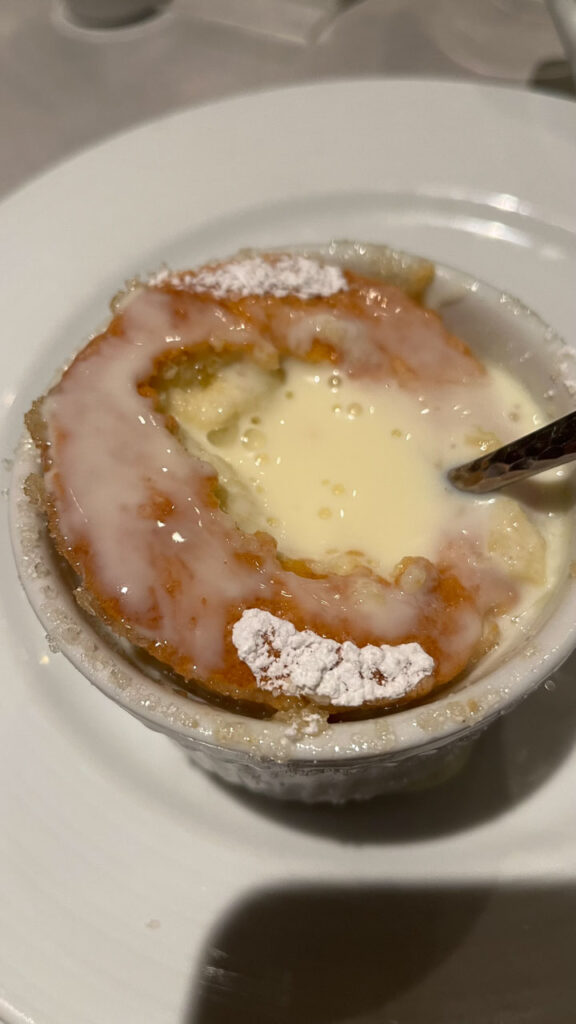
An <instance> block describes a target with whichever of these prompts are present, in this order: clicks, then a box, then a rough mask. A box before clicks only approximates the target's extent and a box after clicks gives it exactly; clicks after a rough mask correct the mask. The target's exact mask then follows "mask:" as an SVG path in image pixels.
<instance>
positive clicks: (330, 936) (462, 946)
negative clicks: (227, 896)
mask: <svg viewBox="0 0 576 1024" xmlns="http://www.w3.org/2000/svg"><path fill="white" fill-rule="evenodd" d="M575 948H576V888H574V887H549V886H548V887H542V888H526V887H514V888H491V887H488V886H487V887H482V886H475V887H470V888H449V887H441V886H438V887H434V888H428V887H422V886H414V887H412V886H411V887H407V888H402V887H366V888H365V887H359V888H354V887H336V886H315V885H310V886H305V885H302V886H290V887H286V888H282V889H278V890H263V891H259V892H256V893H254V894H251V895H250V896H249V897H247V898H246V899H245V900H244V901H242V902H241V903H239V904H238V905H237V906H236V907H235V908H234V909H233V910H232V911H231V912H230V913H229V914H227V915H226V916H225V917H224V918H223V919H222V920H221V921H220V922H219V923H218V924H217V925H216V927H215V928H214V930H213V932H212V934H211V935H210V937H209V941H208V943H207V946H206V949H205V951H204V956H203V959H202V962H201V965H200V969H199V972H198V973H197V974H196V977H195V978H194V982H193V987H192V992H191V996H190V998H189V1002H188V1006H187V1008H186V1011H185V1014H184V1016H183V1017H182V1021H181V1024H229V1022H230V1021H234V1022H235V1024H340V1022H341V1024H344V1022H346V1024H528V1022H530V1024H552V1022H553V1024H571V1022H573V1021H574V1019H575V1016H574V1014H575V1010H574V1007H575V1005H576V971H574V964H573V960H574V955H573V950H574V949H575Z"/></svg>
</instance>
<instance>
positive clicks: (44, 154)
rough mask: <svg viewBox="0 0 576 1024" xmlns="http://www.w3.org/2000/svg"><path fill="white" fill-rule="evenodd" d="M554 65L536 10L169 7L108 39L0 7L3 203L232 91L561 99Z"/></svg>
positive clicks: (281, 3)
mask: <svg viewBox="0 0 576 1024" xmlns="http://www.w3.org/2000/svg"><path fill="white" fill-rule="evenodd" d="M95 2H97V0H95ZM563 57H564V55H563V51H562V47H561V44H560V42H559V39H558V37H557V35H556V32H555V30H554V27H553V25H552V22H551V20H550V18H549V15H548V13H547V10H546V8H545V5H544V4H543V3H540V2H539V0H506V2H497V0H486V2H485V3H483V4H479V3H478V2H477V0H426V2H422V0H366V2H360V3H358V2H356V3H354V2H352V3H351V2H350V0H348V2H346V0H266V4H265V5H262V3H260V2H259V0H172V3H169V5H168V7H167V8H165V10H164V11H163V13H161V14H159V15H157V16H155V17H152V18H150V19H149V20H147V21H143V22H141V23H139V24H136V25H132V26H128V27H124V28H115V29H107V30H90V29H84V28H81V27H79V26H78V25H76V24H74V23H73V22H72V21H71V20H70V17H69V16H68V15H67V13H66V8H65V7H64V6H63V3H62V0H4V2H3V4H2V6H1V8H0V126H1V129H2V140H3V145H2V160H1V161H0V196H2V195H4V194H6V193H8V192H10V191H12V190H13V189H15V188H18V187H19V186H20V185H21V184H23V183H24V182H25V181H27V180H28V179H30V178H31V177H33V176H34V175H37V174H38V173H41V172H42V171H44V170H46V169H47V168H48V167H50V166H51V165H53V164H54V163H56V162H58V161H60V160H62V159H63V158H65V157H67V156H69V155H70V154H72V153H74V152H77V151H78V150H80V149H82V148H84V147H86V146H89V145H90V144H92V143H94V142H97V141H99V140H100V139H103V138H105V137H106V136H108V135H110V134H112V133H116V132H121V131H123V130H125V129H128V128H130V127H132V126H133V125H136V124H139V123H142V122H144V121H147V120H150V119H153V118H157V117H160V116H162V115H163V114H166V113H168V112H170V111H173V110H176V109H179V108H181V107H186V106H190V105H193V104H199V103H204V102H206V101H209V100H213V99H217V98H219V97H223V96H230V95H233V94H235V93H239V92H248V91H253V90H259V89H265V88H270V87H274V86H281V85H286V84H291V83H297V82H309V81H320V80H323V79H327V78H334V77H342V76H358V75H362V76H374V75H387V76H399V75H402V76H404V75H405V76H411V77H414V76H426V77H435V78H454V79H468V80H469V79H475V80H477V81H501V82H509V83H513V84H515V85H530V86H531V87H543V88H546V89H548V90H552V91H559V92H561V91H564V92H565V91H567V90H570V88H571V81H570V78H569V75H568V70H567V65H566V63H565V62H564V60H563Z"/></svg>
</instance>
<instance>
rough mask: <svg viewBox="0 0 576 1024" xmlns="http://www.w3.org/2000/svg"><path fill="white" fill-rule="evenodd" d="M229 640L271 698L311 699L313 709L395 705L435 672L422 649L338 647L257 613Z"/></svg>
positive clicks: (249, 614) (348, 644)
mask: <svg viewBox="0 0 576 1024" xmlns="http://www.w3.org/2000/svg"><path fill="white" fill-rule="evenodd" d="M232 638H233V640H234V644H235V647H236V650H237V651H238V655H239V657H240V658H241V660H242V661H243V662H245V664H246V665H248V667H249V668H250V669H251V671H252V672H253V674H254V676H255V678H256V681H257V683H258V685H259V686H261V687H262V688H263V689H265V690H270V691H271V692H272V693H275V694H280V693H286V694H289V695H291V696H295V697H310V698H311V699H313V700H314V701H316V703H317V704H333V705H335V706H341V707H359V706H360V705H362V704H364V703H367V702H374V701H383V700H399V699H401V698H402V697H405V696H406V695H407V694H409V693H410V691H411V690H413V689H414V688H415V687H416V686H417V685H418V683H420V682H421V680H422V679H424V678H425V677H426V676H428V675H430V673H431V672H432V670H433V668H434V660H433V659H432V658H431V657H430V656H429V655H428V654H426V652H425V651H424V650H423V648H422V647H421V646H420V644H417V643H409V644H398V645H397V646H390V645H388V644H382V645H381V646H380V647H375V646H374V645H373V644H367V645H366V646H365V647H357V646H356V644H353V643H352V642H351V641H350V640H347V641H345V642H344V643H343V644H339V643H337V642H336V640H329V639H326V638H325V637H321V636H318V634H317V633H313V632H312V631H311V630H309V629H305V630H302V631H300V630H297V629H296V627H295V626H294V625H293V624H292V623H291V622H288V621H287V620H286V619H279V618H277V617H276V616H275V615H271V614H270V612H266V611H262V610H261V609H260V608H249V609H247V610H246V611H245V612H244V613H243V614H242V618H241V619H239V620H238V622H236V623H235V624H234V627H233V630H232Z"/></svg>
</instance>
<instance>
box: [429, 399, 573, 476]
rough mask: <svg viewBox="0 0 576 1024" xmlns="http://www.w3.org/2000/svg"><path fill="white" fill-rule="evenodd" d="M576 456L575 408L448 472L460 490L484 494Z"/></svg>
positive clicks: (559, 464) (561, 463)
mask: <svg viewBox="0 0 576 1024" xmlns="http://www.w3.org/2000/svg"><path fill="white" fill-rule="evenodd" d="M573 459H576V412H570V413H568V415H567V416H563V417H562V418H561V419H559V420H554V422H553V423H548V424H547V425H546V426H545V427H540V429H539V430H535V431H534V432H533V433H532V434H525V435H524V437H519V438H518V440H517V441H510V443H509V444H505V445H503V446H502V448H498V449H497V450H496V451H495V452H490V453H489V455H483V456H482V457H481V458H479V459H473V461H472V462H466V463H465V464H464V465H463V466H455V468H454V469H451V470H450V471H449V473H448V479H449V480H450V483H452V484H454V486H455V487H458V489H459V490H461V491H474V492H475V493H476V494H484V493H486V492H487V491H497V490H498V489H499V488H500V487H507V486H508V484H513V483H517V481H518V480H524V478H525V477H527V476H534V474H535V473H543V472H544V470H545V469H554V468H555V467H556V466H562V465H564V463H565V462H572V460H573Z"/></svg>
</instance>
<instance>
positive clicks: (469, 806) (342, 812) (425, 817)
mask: <svg viewBox="0 0 576 1024" xmlns="http://www.w3.org/2000/svg"><path fill="white" fill-rule="evenodd" d="M575 681H576V655H573V656H572V657H571V658H570V659H569V660H568V661H567V662H565V664H564V666H562V668H561V669H559V671H558V672H557V673H556V674H555V675H554V678H553V680H550V681H549V682H548V683H546V684H545V685H544V686H542V687H541V688H540V689H539V690H538V691H537V692H536V693H534V694H532V695H531V696H530V697H529V698H528V699H527V700H525V701H524V702H523V703H522V704H521V705H520V706H519V707H517V708H516V709H515V710H513V711H512V712H511V713H510V714H509V715H507V716H505V717H504V718H502V719H500V720H499V721H498V722H496V723H494V724H493V725H492V726H491V727H490V728H489V729H488V730H487V731H486V732H485V733H484V735H483V736H482V737H481V738H480V739H479V740H478V742H477V743H476V744H475V745H474V746H473V747H472V751H471V755H470V757H469V759H468V761H467V762H466V763H465V765H464V766H463V768H462V769H461V770H460V772H459V773H458V774H457V775H455V776H454V777H452V778H451V779H449V780H448V781H446V782H444V783H442V784H440V785H437V786H436V787H434V788H431V789H427V790H424V791H420V792H415V793H402V794H398V795H393V796H382V797H376V798H375V799H373V800H370V801H367V802H366V803H351V804H346V805H344V806H331V805H322V804H320V805H319V804H315V805H306V804H295V803H284V802H282V801H276V800H273V799H270V798H268V797H262V796H258V795H255V794H252V793H248V792H246V791H244V790H240V789H236V788H235V787H231V786H229V785H227V784H225V783H221V782H217V781H214V785H216V786H219V787H222V788H223V789H226V790H227V791H228V792H232V793H233V794H234V796H235V797H236V798H237V799H238V800H240V801H241V802H242V803H244V804H245V805H246V806H247V807H249V808H250V809H252V810H253V811H255V812H256V813H259V814H262V815H265V816H267V817H269V818H272V819H274V820H276V821H278V822H280V823H282V824H284V825H286V826H288V827H290V828H297V829H301V830H302V831H304V832H310V833H317V834H321V835H324V836H332V837H334V838H336V839H338V840H340V841H342V842H353V843H362V842H388V843H390V842H392V843H393V842H399V843H402V842H406V841H418V840H427V839H430V838H432V837H435V836H441V835H446V834H450V833H455V832H460V831H463V830H465V829H468V828H472V827H474V826H475V825H479V824H481V823H482V822H485V821H488V820H490V819H493V818H496V817H498V816H500V815H503V814H505V813H506V812H507V811H509V810H510V809H511V808H512V807H514V806H515V805H516V804H518V803H520V802H521V801H522V800H523V799H524V798H526V797H527V796H529V795H530V794H531V793H533V792H534V791H535V790H536V789H538V787H540V786H542V785H543V784H544V783H545V782H546V781H547V780H548V779H549V778H550V777H551V776H552V775H553V773H554V772H555V771H556V770H557V769H558V768H559V767H560V766H561V764H562V762H563V761H564V760H565V758H566V757H567V756H568V755H569V754H570V752H571V750H572V749H573V747H574V743H575V740H576V685H575ZM575 1013H576V1011H575ZM574 1019H575V1020H576V1016H575V1018H574Z"/></svg>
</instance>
